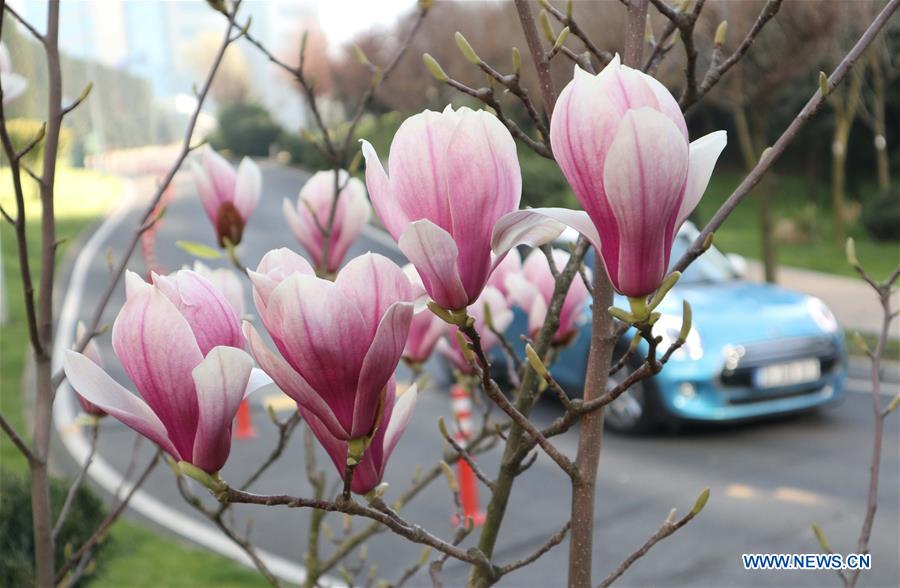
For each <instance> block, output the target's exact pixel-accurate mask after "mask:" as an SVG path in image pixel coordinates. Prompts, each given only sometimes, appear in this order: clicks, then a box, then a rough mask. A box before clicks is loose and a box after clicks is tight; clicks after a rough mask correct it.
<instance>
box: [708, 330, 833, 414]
mask: <svg viewBox="0 0 900 588" xmlns="http://www.w3.org/2000/svg"><path fill="white" fill-rule="evenodd" d="M734 350H735V356H736V357H737V360H736V362H735V363H732V364H730V365H726V366H725V367H724V368H723V369H722V373H721V375H720V376H719V380H720V382H721V383H722V385H723V386H726V387H740V388H752V387H753V371H754V369H756V368H758V367H762V366H765V365H770V364H773V363H782V362H785V361H793V360H798V359H809V358H817V359H818V360H819V364H820V367H821V372H822V376H825V375H827V374H830V373H831V372H832V371H833V370H834V369H835V368H836V367H837V365H838V361H839V354H838V347H837V345H836V344H835V342H834V340H833V339H832V338H831V337H797V338H793V339H773V340H771V341H764V342H760V343H752V344H749V345H744V346H741V347H735V348H734ZM726 363H727V362H726ZM815 388H818V386H816V387H815ZM815 388H813V389H815ZM811 391H812V390H811V389H807V390H805V391H794V393H799V394H804V393H808V392H811ZM772 397H773V396H772V395H766V396H765V397H763V398H759V400H766V399H770V398H772Z"/></svg>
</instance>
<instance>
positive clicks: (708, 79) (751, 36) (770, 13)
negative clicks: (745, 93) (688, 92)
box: [679, 0, 783, 110]
mask: <svg viewBox="0 0 900 588" xmlns="http://www.w3.org/2000/svg"><path fill="white" fill-rule="evenodd" d="M782 2H783V0H769V1H768V2H766V5H765V6H764V7H763V9H762V11H761V12H760V13H759V16H758V17H757V19H756V22H755V23H753V26H752V27H750V30H749V31H747V35H746V36H745V37H744V40H743V41H741V44H740V45H738V48H737V49H735V51H734V53H732V54H731V55H730V56H729V57H728V59H726V60H725V61H723V62H721V63H719V64H716V63H715V60H713V64H711V66H710V68H709V71H707V72H706V75H705V76H704V77H703V81H702V82H701V83H700V87H699V88H698V89H697V91H696V92H695V93H694V94H693V95H692V96H691V97H690V98H687V97H682V100H680V101H679V104H680V106H681V109H682V110H687V109H688V108H690V107H691V106H692V105H693V104H695V103H696V102H697V101H698V100H700V98H702V97H703V96H704V95H705V94H706V93H707V92H709V91H710V89H712V87H713V86H715V85H716V83H717V82H718V81H719V80H720V79H721V78H722V76H723V75H725V72H727V71H728V70H729V69H731V68H732V67H733V66H734V64H736V63H737V62H738V61H740V60H741V58H742V57H744V54H745V53H747V51H748V50H749V49H750V46H751V45H752V44H753V41H754V40H755V39H756V37H757V35H759V33H760V31H762V29H763V27H765V26H766V24H767V23H768V22H769V21H770V20H771V19H772V18H773V17H774V16H775V15H776V14H777V13H778V10H779V9H780V8H781V4H782Z"/></svg>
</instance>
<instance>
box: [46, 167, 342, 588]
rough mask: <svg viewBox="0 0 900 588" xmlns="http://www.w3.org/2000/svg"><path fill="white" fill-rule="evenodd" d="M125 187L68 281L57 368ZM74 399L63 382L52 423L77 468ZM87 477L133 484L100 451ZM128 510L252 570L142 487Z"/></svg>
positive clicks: (122, 208)
mask: <svg viewBox="0 0 900 588" xmlns="http://www.w3.org/2000/svg"><path fill="white" fill-rule="evenodd" d="M124 185H125V191H124V194H123V198H122V199H121V200H120V202H119V204H118V205H117V206H116V208H115V209H114V210H113V212H112V214H110V215H109V216H108V217H107V218H106V219H105V220H104V221H103V223H102V224H101V225H100V227H99V228H98V229H97V230H96V232H94V234H93V235H91V237H90V239H88V241H87V243H85V244H84V247H83V248H82V249H81V251H80V252H79V253H78V257H77V258H76V260H75V265H74V267H73V269H72V275H71V278H70V280H69V284H68V289H67V290H66V296H65V299H64V301H63V305H62V311H61V312H60V315H59V322H58V324H57V330H56V338H55V340H54V343H53V369H54V371H56V370H57V369H60V368H61V365H62V354H63V351H64V350H65V349H66V348H68V347H69V345H70V344H71V342H72V340H73V339H74V333H75V324H76V322H77V320H78V310H79V308H80V307H81V305H82V294H83V292H84V286H85V282H86V281H87V276H88V270H89V269H90V265H91V262H92V261H93V259H94V257H95V256H96V255H97V253H98V252H99V251H100V248H101V247H102V246H103V245H104V243H105V242H106V240H107V239H108V238H109V236H110V235H111V234H112V232H113V231H114V230H115V229H116V227H118V225H119V224H120V223H121V222H122V220H123V219H124V218H125V217H126V216H127V214H128V213H129V212H130V211H131V209H132V208H133V207H134V205H135V204H136V203H137V196H136V191H135V189H134V185H133V183H132V182H131V181H128V180H126V181H124ZM75 405H76V402H75V397H74V394H73V391H72V387H71V386H70V385H69V383H68V381H65V382H63V384H62V385H61V386H60V387H59V390H57V393H56V400H55V402H54V403H53V421H54V426H55V427H56V430H57V431H58V433H59V436H60V439H61V440H62V442H63V445H64V446H65V448H66V450H67V451H68V452H69V454H70V455H71V456H72V458H73V459H74V460H75V462H76V463H77V464H79V466H82V467H83V464H84V462H85V460H86V459H87V456H88V453H89V450H90V446H89V444H88V442H87V440H86V439H85V438H84V437H83V436H82V435H80V434H76V431H77V428H75V429H73V426H72V425H73V424H74V423H76V422H77V419H78V411H77V410H76V409H75ZM88 475H89V476H90V477H91V479H93V480H94V481H95V482H97V484H99V485H100V486H101V487H102V488H103V489H104V490H106V491H107V492H109V493H110V494H114V493H115V492H116V490H117V489H118V488H120V487H121V489H122V492H123V493H127V492H129V491H130V490H131V489H132V488H133V485H132V484H130V483H128V482H126V481H125V480H124V478H123V477H122V474H121V473H120V472H119V471H118V470H116V468H114V467H113V466H112V464H110V463H109V462H108V461H107V460H105V459H104V458H103V456H102V455H100V454H99V452H98V453H97V454H96V455H94V461H93V463H92V464H91V467H90V469H89V470H88ZM129 508H132V509H134V510H135V511H137V512H139V513H140V514H142V515H143V516H145V517H147V518H148V519H150V520H152V521H154V522H156V523H158V524H160V525H162V526H163V527H166V528H167V529H169V530H170V531H172V532H174V533H177V534H178V535H181V536H182V537H184V538H186V539H188V540H190V541H193V542H194V543H197V544H199V545H201V546H203V547H206V548H207V549H209V550H211V551H214V552H217V553H219V554H221V555H224V556H225V557H228V558H230V559H232V560H234V561H236V562H239V563H241V564H243V565H245V566H247V567H250V568H253V567H254V566H253V562H252V561H251V560H250V558H249V557H248V556H247V554H246V553H244V551H243V550H242V549H241V548H240V547H238V546H237V545H235V544H234V543H232V542H231V541H230V540H229V539H227V538H226V537H225V536H223V535H222V534H221V532H220V531H219V530H217V529H216V528H215V527H213V526H212V525H209V524H205V523H201V522H198V521H196V520H194V519H192V518H190V517H186V516H185V515H184V514H183V513H181V512H179V511H177V510H175V509H174V508H172V507H170V506H168V505H166V504H165V503H163V502H161V501H159V500H158V499H156V498H154V497H153V496H152V495H151V494H149V493H148V492H146V491H144V490H140V489H139V490H137V491H136V492H135V493H134V495H133V496H132V497H131V502H130V503H129ZM257 554H258V555H259V557H260V558H261V559H262V560H263V561H264V562H265V564H266V566H267V567H268V568H269V569H270V570H271V571H272V573H273V574H275V575H276V576H278V577H279V578H282V579H283V580H285V581H287V582H290V583H292V584H303V582H304V581H305V580H306V568H305V567H303V566H301V565H298V564H296V563H294V562H293V561H290V560H288V559H286V558H283V557H281V556H278V555H275V554H274V553H271V552H268V551H265V550H262V549H257ZM320 583H322V584H324V585H326V586H341V585H343V583H342V582H338V581H336V580H335V579H334V578H330V577H327V576H326V577H323V578H322V579H321V580H320Z"/></svg>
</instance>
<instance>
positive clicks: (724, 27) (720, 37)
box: [715, 20, 728, 46]
mask: <svg viewBox="0 0 900 588" xmlns="http://www.w3.org/2000/svg"><path fill="white" fill-rule="evenodd" d="M727 35H728V21H727V20H723V21H722V22H720V23H719V26H718V27H716V38H715V44H716V45H718V46H722V45H724V44H725V37H726V36H727Z"/></svg>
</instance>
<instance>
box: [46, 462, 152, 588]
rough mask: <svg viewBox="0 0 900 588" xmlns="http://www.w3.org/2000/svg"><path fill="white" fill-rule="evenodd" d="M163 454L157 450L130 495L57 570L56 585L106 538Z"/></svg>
mask: <svg viewBox="0 0 900 588" xmlns="http://www.w3.org/2000/svg"><path fill="white" fill-rule="evenodd" d="M161 453H162V450H157V451H156V452H155V453H154V454H153V458H152V459H151V460H150V462H149V463H148V464H147V467H145V468H144V471H143V472H142V473H141V475H140V477H139V478H138V479H137V480H136V481H135V483H134V485H133V486H132V487H131V490H130V491H129V492H128V494H126V495H125V497H124V498H123V499H122V500H121V502H119V504H118V505H116V508H114V509H113V510H112V511H110V512H109V514H107V515H106V518H104V519H103V521H102V522H101V523H100V526H99V527H97V530H96V531H94V534H93V535H91V536H90V538H88V540H87V541H85V542H84V544H82V546H81V547H79V548H78V551H76V552H75V553H73V554H72V557H70V558H69V560H68V561H67V562H66V563H64V564H63V565H62V566H60V568H59V570H57V572H56V584H59V583H60V582H62V581H63V580H64V579H65V577H66V573H68V571H69V570H71V569H72V567H73V566H75V565H77V564H78V563H79V562H80V561H81V559H82V558H83V557H84V556H85V555H86V554H87V553H88V552H89V551H91V550H93V549H94V547H96V545H97V544H98V543H99V542H100V541H101V540H102V539H103V538H104V537H105V536H106V532H107V530H108V529H109V528H110V526H112V524H113V523H115V522H116V521H117V520H118V518H119V515H121V514H122V512H123V511H124V510H125V507H126V506H128V503H129V501H131V497H132V496H134V493H135V492H137V489H138V488H140V487H141V485H142V484H143V483H144V481H145V480H146V479H147V477H148V476H149V475H150V472H152V471H153V468H155V467H156V464H157V463H159V457H160V454H161Z"/></svg>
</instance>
